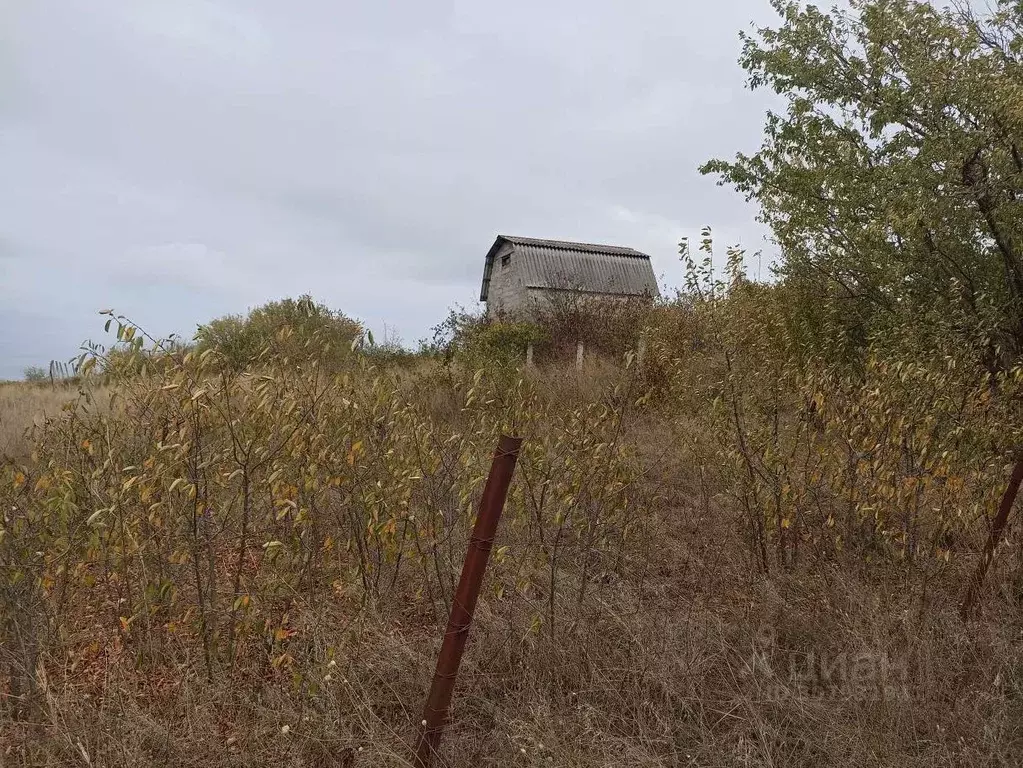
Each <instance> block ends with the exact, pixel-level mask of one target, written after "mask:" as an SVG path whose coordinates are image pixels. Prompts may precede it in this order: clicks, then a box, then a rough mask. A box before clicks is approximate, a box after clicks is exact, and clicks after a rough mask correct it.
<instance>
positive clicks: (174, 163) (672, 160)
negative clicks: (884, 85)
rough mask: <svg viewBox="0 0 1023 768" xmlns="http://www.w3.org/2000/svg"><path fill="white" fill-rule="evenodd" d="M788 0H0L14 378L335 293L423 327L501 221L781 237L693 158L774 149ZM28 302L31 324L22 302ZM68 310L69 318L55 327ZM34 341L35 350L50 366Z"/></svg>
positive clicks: (755, 243)
mask: <svg viewBox="0 0 1023 768" xmlns="http://www.w3.org/2000/svg"><path fill="white" fill-rule="evenodd" d="M771 18H772V17H771V11H770V9H769V6H768V4H767V2H766V0H746V1H744V2H736V3H729V4H723V3H720V4H702V3H701V4H697V3H678V2H671V1H670V0H658V1H657V2H655V1H654V0H640V1H639V2H634V3H628V4H625V3H619V2H612V1H611V0H598V1H597V2H582V1H581V0H571V1H567V2H564V3H558V4H551V3H543V2H539V0H530V1H528V2H522V3H506V2H502V3H497V2H472V1H470V0H452V1H450V2H435V3H418V2H411V0H406V1H405V2H400V3H343V4H339V3H332V2H328V1H327V0H305V2H296V3H288V4H285V3H278V2H270V0H256V1H253V2H244V3H243V2H241V1H240V0H182V1H181V2H175V3H167V2H165V1H164V0H136V1H135V2H132V3H123V2H120V0H91V1H87V0H70V1H58V0H35V1H34V2H32V3H20V4H9V5H8V6H7V7H6V8H5V9H4V10H2V11H0V50H2V51H4V54H3V55H4V56H5V57H6V60H5V61H4V62H3V66H0V72H3V73H4V74H3V75H2V77H3V78H4V80H3V81H2V88H3V90H2V93H3V96H2V98H0V121H2V128H0V163H2V166H3V168H4V169H5V173H4V177H3V181H2V182H0V243H2V244H3V250H2V251H0V254H2V257H0V275H2V276H3V283H2V284H0V313H3V315H4V317H5V318H7V319H8V322H17V323H22V322H24V327H23V328H21V327H19V331H18V333H17V334H16V335H14V336H12V337H10V338H8V339H7V340H6V342H5V347H4V350H3V354H0V377H4V376H8V377H11V376H17V375H19V374H20V370H21V368H22V367H24V365H27V364H30V362H31V360H32V358H33V356H37V357H38V362H41V363H45V362H46V361H47V359H48V358H49V357H50V356H55V357H59V356H61V355H58V354H57V349H58V348H63V349H68V350H70V351H71V352H73V351H74V349H75V348H76V347H77V344H78V342H79V341H80V340H81V339H82V338H83V337H86V336H91V335H92V336H94V335H95V328H96V327H98V324H96V321H95V315H94V314H93V313H94V311H95V310H96V309H98V308H100V307H102V306H114V307H117V308H119V309H122V308H123V309H130V310H131V311H132V312H134V313H136V314H138V315H141V316H140V317H139V320H140V321H145V322H146V324H147V325H148V326H149V327H150V328H153V329H154V330H157V331H159V332H171V331H176V332H181V333H190V332H191V331H192V330H193V329H194V326H195V324H196V323H198V322H201V321H202V320H204V319H207V318H209V317H211V316H214V315H218V314H223V313H226V312H237V311H243V310H244V309H245V308H247V307H249V306H254V305H257V304H259V303H262V302H264V301H266V300H268V299H271V298H275V297H279V296H281V295H285V294H289V293H290V294H295V293H299V292H302V291H311V292H313V293H314V294H315V295H316V296H317V297H319V298H321V299H323V300H325V301H328V302H330V303H332V304H333V305H335V306H338V307H340V308H342V309H344V310H345V311H346V312H349V313H351V314H353V315H356V316H358V317H361V318H363V319H365V320H366V321H367V322H368V323H369V324H370V325H371V326H372V327H374V328H375V329H376V330H377V331H380V330H381V329H382V325H383V323H385V322H386V323H387V324H388V327H389V328H396V329H397V332H398V333H400V335H401V336H403V337H404V338H406V339H408V340H412V339H415V338H417V337H419V336H422V335H424V334H425V333H426V332H427V330H428V328H429V326H430V325H431V324H432V323H434V322H436V321H438V320H440V319H441V318H442V317H443V315H444V314H445V311H446V308H447V307H448V306H449V305H451V304H454V303H462V304H467V305H472V304H473V303H474V301H475V298H476V296H477V295H478V293H477V292H478V281H479V275H480V272H481V268H482V258H483V254H484V253H485V251H486V249H487V247H488V246H489V244H490V241H491V239H492V238H493V236H494V235H495V234H497V233H498V232H510V233H516V234H524V235H535V236H539V237H563V238H576V239H582V240H591V241H592V240H607V241H611V242H618V243H622V244H626V245H630V246H633V247H636V248H640V249H644V250H647V251H648V252H650V253H651V254H652V256H653V257H654V262H655V268H656V270H657V271H658V273H659V274H663V275H664V277H665V279H666V280H667V281H668V282H669V283H670V282H677V281H678V279H679V271H678V267H677V265H676V264H675V261H674V258H675V243H676V242H677V240H678V239H679V238H680V237H682V236H685V235H689V236H691V237H692V236H695V235H696V234H697V233H698V231H699V228H700V227H701V226H703V225H705V224H710V225H713V226H715V227H716V229H717V231H718V233H719V236H720V237H721V239H722V241H723V242H725V243H733V242H738V241H742V242H743V243H745V244H746V245H748V246H749V247H751V248H754V249H755V248H758V247H761V246H762V245H763V232H762V230H761V229H760V227H759V226H758V225H756V224H755V223H754V221H753V211H752V210H751V209H750V207H749V206H747V205H746V204H745V203H744V202H743V201H742V200H741V199H740V198H738V197H737V196H736V195H735V194H734V193H732V192H730V191H728V190H725V189H721V188H717V187H715V186H714V182H713V181H712V180H710V179H706V178H702V177H700V176H699V174H698V173H697V172H696V167H697V166H698V165H699V163H701V162H702V161H703V160H705V159H707V158H708V157H711V156H715V155H730V154H731V153H733V152H734V151H735V150H737V149H747V150H749V149H753V148H754V147H755V146H756V144H757V143H758V141H759V133H760V125H761V115H762V112H763V110H764V108H765V106H766V105H767V103H768V102H767V101H766V97H763V96H760V95H757V94H754V95H751V94H749V93H747V92H745V91H743V88H742V84H743V73H742V72H741V71H739V69H738V67H737V66H736V65H735V63H734V61H735V58H736V54H737V51H738V41H737V31H738V30H739V29H740V28H742V27H746V26H748V25H749V23H750V21H751V20H757V21H759V22H768V21H771ZM26 308H31V313H32V316H33V317H34V318H35V319H34V320H33V322H28V321H27V320H24V321H23V320H22V319H19V318H24V317H26V315H25V314H24V312H25V311H26ZM37 329H46V330H45V334H44V333H43V331H42V330H37ZM26 361H29V362H26Z"/></svg>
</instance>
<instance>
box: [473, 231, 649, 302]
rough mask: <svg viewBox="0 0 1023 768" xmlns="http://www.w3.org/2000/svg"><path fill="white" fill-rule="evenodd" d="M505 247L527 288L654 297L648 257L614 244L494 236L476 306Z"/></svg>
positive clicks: (485, 294)
mask: <svg viewBox="0 0 1023 768" xmlns="http://www.w3.org/2000/svg"><path fill="white" fill-rule="evenodd" d="M506 244H510V245H511V246H512V248H513V251H512V253H513V258H514V259H515V261H516V262H517V267H516V268H517V269H518V270H520V272H521V274H522V275H523V276H524V278H525V281H526V287H527V288H543V289H548V290H566V291H580V292H584V293H594V294H611V295H615V296H658V295H660V291H658V289H657V279H656V278H655V277H654V270H653V267H652V266H651V265H650V257H649V256H648V255H646V254H645V253H641V252H640V251H637V250H634V249H632V248H623V247H621V246H617V245H598V244H594V243H575V242H570V241H567V240H542V239H538V238H533V237H513V236H510V235H498V236H497V239H496V240H494V244H493V245H492V246H491V247H490V251H489V252H488V253H487V260H486V264H485V265H484V268H483V285H482V287H481V289H480V301H486V300H487V293H488V290H489V287H490V276H491V273H492V271H493V267H494V258H495V256H496V255H497V252H498V251H499V250H501V248H502V247H503V246H504V245H506Z"/></svg>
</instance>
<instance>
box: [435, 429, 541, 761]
mask: <svg viewBox="0 0 1023 768" xmlns="http://www.w3.org/2000/svg"><path fill="white" fill-rule="evenodd" d="M521 445H522V438H521V437H508V436H507V435H501V439H500V440H499V441H498V443H497V450H496V451H494V462H493V464H492V465H491V467H490V475H489V476H488V477H487V484H486V485H485V486H484V488H483V498H482V499H481V500H480V508H479V513H478V514H477V515H476V525H475V526H473V529H472V537H471V538H470V539H469V551H468V552H466V554H465V563H464V564H463V565H462V576H461V578H460V579H459V580H458V589H457V590H456V591H455V599H454V602H453V603H452V605H451V616H450V617H449V618H448V627H447V629H446V630H445V631H444V642H443V644H442V645H441V649H440V655H439V656H438V657H437V671H436V673H434V676H433V685H431V686H430V695H429V696H428V697H427V699H426V708H425V709H424V711H423V724H422V728H421V729H420V731H419V739H418V741H417V743H416V760H415V766H416V768H430V765H431V764H432V763H433V756H434V755H435V754H436V753H437V747H438V746H440V739H441V735H442V734H443V732H444V723H445V720H446V719H447V715H448V708H449V707H450V706H451V695H452V693H453V692H454V689H455V678H456V677H457V675H458V667H459V665H460V664H461V663H462V652H463V651H464V650H465V643H466V641H467V640H468V639H469V626H470V625H471V624H472V615H473V612H474V611H475V610H476V601H477V600H478V599H479V596H480V587H481V585H482V584H483V574H484V573H485V572H486V570H487V561H488V560H489V559H490V550H491V549H492V548H493V546H494V536H495V535H496V534H497V523H498V521H499V520H500V519H501V511H502V510H503V509H504V502H505V499H506V498H507V497H508V486H510V485H511V479H512V473H513V472H514V471H515V462H516V461H517V460H518V458H519V447H520V446H521Z"/></svg>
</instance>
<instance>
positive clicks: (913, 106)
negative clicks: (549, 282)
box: [0, 0, 1023, 768]
mask: <svg viewBox="0 0 1023 768" xmlns="http://www.w3.org/2000/svg"><path fill="white" fill-rule="evenodd" d="M776 6H777V8H778V11H779V13H780V15H781V22H780V26H779V27H778V28H777V29H766V30H760V31H759V33H757V34H756V35H753V36H751V37H749V38H748V39H747V40H746V42H745V47H744V50H743V54H742V59H741V63H742V65H743V66H744V67H745V68H746V69H747V71H748V72H749V74H750V82H751V85H752V86H753V87H761V86H768V87H772V88H774V89H776V90H777V91H778V92H779V93H780V94H782V95H783V96H784V97H785V109H784V111H783V113H781V114H777V115H771V116H769V117H768V120H767V125H766V128H765V138H764V145H763V147H762V148H761V150H760V151H759V152H757V153H756V154H753V155H749V156H746V155H740V156H738V157H736V158H735V159H733V160H730V161H725V160H721V161H712V162H710V163H708V165H707V166H706V168H705V170H706V171H707V172H708V173H712V174H716V175H717V177H718V178H719V179H721V180H722V181H723V182H724V183H729V184H732V185H734V186H736V187H738V188H739V189H740V190H742V191H743V192H745V193H746V194H748V195H749V196H750V197H751V198H752V199H755V200H756V201H757V202H758V203H759V204H760V206H761V209H762V212H763V217H764V219H765V221H767V223H769V224H770V225H771V228H772V231H773V232H774V234H775V237H776V238H777V242H778V245H779V248H780V253H781V262H780V265H779V268H778V274H777V275H776V279H774V280H772V281H771V282H768V283H761V282H754V281H751V280H749V279H748V278H747V277H746V276H745V272H744V266H743V265H744V253H743V252H742V251H741V250H739V249H738V248H729V249H727V250H725V251H722V250H721V249H720V248H718V250H717V252H715V248H716V246H715V243H714V241H713V238H712V234H711V232H710V231H709V230H706V231H705V232H704V233H703V235H702V237H701V238H700V240H699V241H698V242H693V243H692V244H689V243H684V244H683V247H682V254H681V256H682V259H683V261H684V263H685V264H686V267H687V280H686V284H685V285H684V286H682V287H681V289H680V290H679V291H678V294H677V295H676V296H674V297H672V298H671V299H668V300H665V301H662V302H660V303H658V304H656V305H654V306H652V307H639V306H635V307H633V306H628V307H624V308H623V307H621V306H616V308H615V309H614V310H611V309H609V308H607V307H604V306H601V305H600V304H599V302H589V301H587V302H572V303H571V304H570V305H566V306H559V307H553V308H551V310H550V311H549V312H548V313H547V314H546V315H545V316H543V317H542V318H540V321H539V322H537V323H532V324H527V323H499V322H485V321H482V320H479V319H476V318H473V317H471V316H468V315H465V314H459V313H453V314H452V316H451V317H450V318H449V320H448V321H447V322H446V323H445V324H443V325H442V326H441V328H440V329H439V332H438V336H437V338H436V339H435V342H434V343H433V344H432V345H424V347H423V349H422V350H421V351H420V352H419V353H417V354H412V353H410V352H402V353H399V352H398V351H397V350H393V349H391V350H384V351H380V350H378V349H376V348H375V347H374V346H373V345H372V343H371V340H370V339H369V338H368V337H367V336H365V335H364V334H363V332H362V329H361V327H360V326H359V325H358V324H357V323H356V322H355V321H352V320H349V319H348V318H347V317H345V316H344V315H341V314H340V313H336V312H333V311H331V310H329V309H327V308H325V307H322V306H320V305H317V304H315V302H313V301H312V300H309V299H306V298H303V299H300V300H298V301H290V300H286V301H283V302H277V303H274V304H273V305H269V307H268V308H266V310H267V311H256V312H254V313H253V314H252V315H250V317H249V322H246V320H245V319H240V318H233V319H232V318H228V319H225V320H223V321H216V322H214V323H211V324H210V325H209V326H207V327H206V328H205V329H204V330H202V331H201V332H200V334H199V336H198V338H197V340H196V342H195V343H194V344H192V345H178V344H174V343H172V342H164V341H161V340H159V339H155V338H150V337H148V336H147V335H146V334H144V333H143V332H141V331H140V330H139V329H138V328H137V326H136V325H134V324H133V323H132V322H131V321H130V320H129V319H127V318H123V317H119V316H115V315H113V314H111V315H110V318H109V319H110V323H109V329H110V331H111V332H112V333H115V334H116V338H117V340H118V342H117V344H115V345H114V351H113V352H108V351H105V350H102V349H100V348H98V347H96V348H93V349H92V350H91V351H89V352H87V353H85V354H83V356H82V358H81V359H80V360H79V362H78V365H77V366H76V372H77V375H78V378H77V379H76V380H75V382H74V383H73V387H72V388H71V389H69V390H68V391H67V397H66V398H65V399H70V397H71V396H74V395H75V394H76V393H77V397H76V399H75V400H74V401H73V403H72V404H70V405H68V406H67V407H66V408H65V409H63V410H62V411H60V412H58V413H54V412H52V411H50V412H49V413H50V415H49V416H48V418H45V419H41V420H40V423H39V424H38V425H37V426H35V427H33V428H32V429H31V431H30V433H29V434H28V435H27V437H26V438H25V440H26V442H24V443H22V444H21V448H20V449H19V450H17V451H14V450H8V451H6V457H5V459H4V462H3V465H2V468H0V509H2V510H3V527H2V528H0V622H2V624H0V633H2V634H0V662H2V663H3V667H2V668H0V675H2V676H3V686H4V687H3V690H2V694H3V695H2V699H0V702H2V703H0V756H2V757H0V764H3V765H6V764H8V763H9V764H11V765H25V766H29V765H31V766H37V765H53V766H57V765H83V766H144V765H182V766H188V765H195V766H200V765H201V766H207V767H208V766H247V765H264V764H268V765H288V766H307V765H316V766H354V765H365V766H376V765H394V766H401V765H409V764H410V759H411V753H410V748H409V745H410V744H411V743H412V741H413V740H414V738H415V734H416V731H417V728H418V727H419V723H420V719H421V717H422V705H423V702H424V699H425V695H426V691H427V690H428V688H429V682H430V678H431V676H432V673H433V666H434V663H435V660H436V654H437V650H438V648H439V643H440V640H441V635H442V633H443V628H444V625H445V621H446V617H447V614H448V612H449V610H450V607H451V601H452V598H453V593H454V587H455V583H456V581H457V579H458V573H459V570H460V567H461V561H462V558H463V556H464V554H465V551H466V548H467V544H468V536H469V531H470V528H471V524H472V521H473V515H474V512H475V509H476V505H477V504H478V502H479V497H480V492H481V490H482V484H483V481H484V479H485V476H486V472H487V469H488V467H489V462H490V458H491V456H492V451H493V448H494V445H495V443H496V441H497V438H498V436H499V435H500V434H502V433H506V434H516V435H521V436H523V437H524V438H525V443H524V446H523V452H522V455H521V457H520V459H519V463H518V467H517V469H516V474H515V478H514V481H513V484H512V488H511V492H510V496H509V499H508V503H507V506H506V508H505V512H504V517H503V518H502V522H501V527H500V530H499V533H498V541H497V542H496V545H495V549H494V553H493V556H492V559H491V563H490V567H489V570H488V572H487V576H486V580H485V586H484V590H485V591H484V595H483V597H482V598H481V600H480V604H479V606H478V608H477V613H476V620H475V623H474V625H473V629H472V636H471V640H470V642H469V646H468V651H467V655H466V658H465V661H464V663H463V666H462V671H461V674H460V676H459V681H458V686H457V689H456V694H455V704H454V708H453V710H452V719H451V723H450V725H449V726H448V729H447V731H446V734H445V737H444V742H443V746H442V750H441V755H440V756H439V759H438V764H444V765H451V766H475V765H522V766H527V765H558V766H594V765H605V766H612V765H614V766H658V765H660V766H688V765H692V766H753V765H758V766H759V765H764V766H775V765H784V766H807V767H809V766H827V765H832V766H846V765H890V766H928V768H930V767H931V766H934V765H948V766H959V765H992V766H999V765H1004V766H1013V765H1018V764H1019V759H1020V755H1023V653H1021V644H1023V621H1021V616H1023V613H1021V607H1023V551H1021V546H1020V536H1019V527H1018V523H1017V522H1016V520H1015V512H1014V511H1013V504H1014V502H1015V497H1016V493H1017V491H1018V489H1019V485H1020V482H1021V481H1023V453H1021V452H1020V449H1021V447H1023V432H1021V431H1023V411H1021V405H1020V404H1021V399H1023V360H1021V354H1023V277H1021V276H1023V231H1021V227H1023V217H1021V216H1020V213H1021V211H1020V210H1019V206H1020V203H1019V196H1020V194H1021V193H1023V161H1021V159H1020V158H1021V157H1023V154H1021V152H1023V150H1021V149H1020V147H1023V112H1021V111H1020V107H1019V105H1020V104H1023V98H1021V97H1023V73H1021V70H1020V61H1019V59H1018V57H1019V55H1020V48H1021V45H1023V42H1021V40H1023V38H1021V36H1020V29H1021V25H1023V10H1021V7H1020V6H1019V5H1018V4H1015V3H1009V2H1003V3H1001V4H1000V5H999V6H998V8H997V10H996V11H995V12H994V13H993V14H992V15H990V16H988V17H985V18H983V19H975V18H972V17H970V16H968V15H964V14H960V13H953V12H939V11H936V10H934V9H933V8H932V7H931V6H930V5H924V4H918V3H914V2H910V0H885V1H876V2H856V3H854V4H853V8H852V10H851V11H850V12H849V13H847V14H840V13H838V12H832V13H830V14H828V13H824V12H822V11H819V10H817V9H815V8H809V9H800V8H798V7H796V6H795V5H790V4H788V3H783V2H778V3H776ZM722 264H724V265H725V266H724V269H722V267H721V265H722ZM715 265H716V266H715ZM271 309H273V310H274V311H270V310H271ZM575 338H578V339H581V340H584V341H585V342H586V343H587V344H588V345H589V347H590V349H591V350H593V351H594V354H593V355H591V357H590V358H589V359H588V360H587V361H586V363H585V365H584V366H583V368H582V369H581V370H577V369H576V368H575V366H574V361H573V359H572V353H571V351H568V355H567V356H566V350H562V349H559V348H558V347H557V345H556V343H555V340H563V339H575ZM641 341H642V345H641V344H640V342H641ZM530 343H531V344H534V345H535V347H536V349H537V358H536V359H537V363H538V364H537V365H536V366H535V367H532V368H525V367H524V366H523V365H522V362H523V356H524V348H525V345H526V344H530ZM641 346H642V348H643V350H644V353H643V355H642V356H640V355H639V354H638V350H639V349H640V347H641ZM21 386H23V387H24V391H25V392H34V391H36V389H38V387H40V386H43V385H32V387H34V389H30V388H29V385H21ZM44 388H45V387H44ZM4 394H5V395H6V392H4ZM26 396H27V395H26ZM2 402H5V401H0V403H2ZM10 402H12V403H14V402H16V399H14V398H12V399H11V400H10ZM4 407H5V409H6V408H13V407H14V406H11V405H5V406H4ZM28 411H30V412H32V413H34V412H35V411H34V409H33V408H28Z"/></svg>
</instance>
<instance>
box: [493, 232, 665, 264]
mask: <svg viewBox="0 0 1023 768" xmlns="http://www.w3.org/2000/svg"><path fill="white" fill-rule="evenodd" d="M497 238H498V240H507V241H508V242H509V243H512V244H513V245H536V246H543V247H547V248H555V249H558V250H563V251H592V252H595V253H603V254H609V255H616V256H639V257H642V258H644V259H649V258H650V256H649V255H648V254H646V253H643V252H642V251H637V250H636V249H635V248H629V247H627V246H624V245H607V244H602V243H581V242H578V241H575V240H548V239H546V238H540V237H519V236H517V235H498V236H497Z"/></svg>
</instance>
